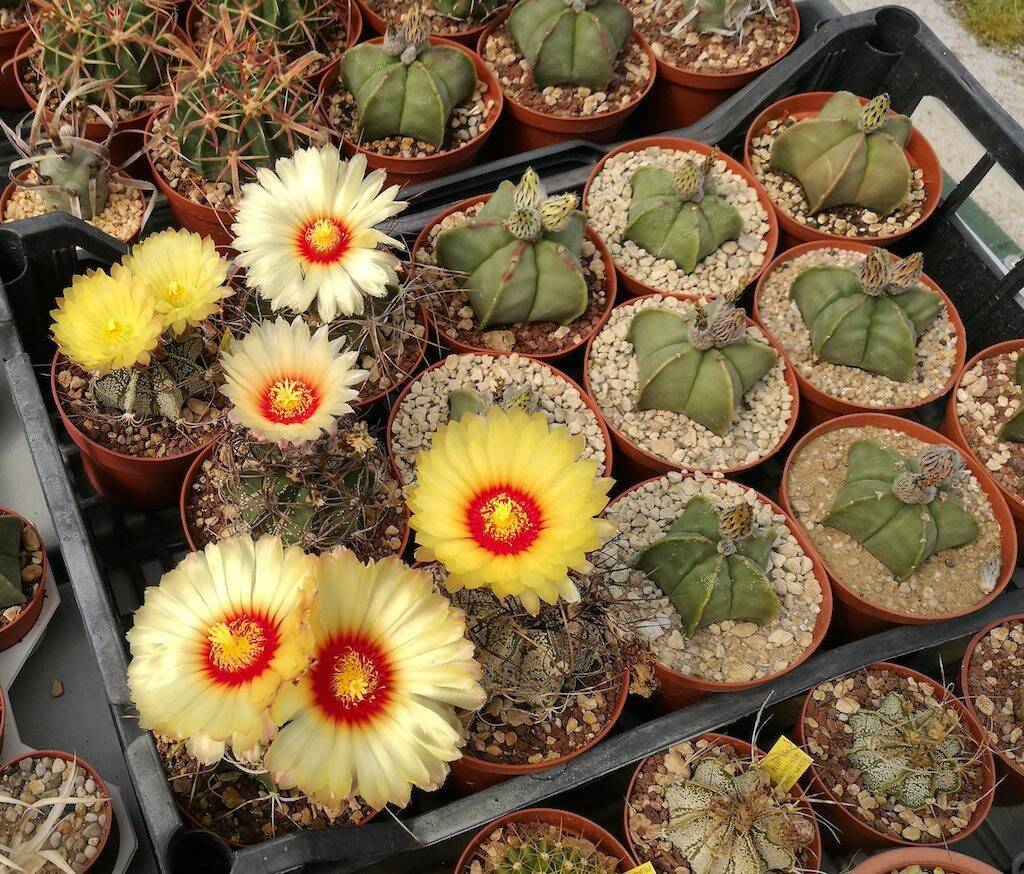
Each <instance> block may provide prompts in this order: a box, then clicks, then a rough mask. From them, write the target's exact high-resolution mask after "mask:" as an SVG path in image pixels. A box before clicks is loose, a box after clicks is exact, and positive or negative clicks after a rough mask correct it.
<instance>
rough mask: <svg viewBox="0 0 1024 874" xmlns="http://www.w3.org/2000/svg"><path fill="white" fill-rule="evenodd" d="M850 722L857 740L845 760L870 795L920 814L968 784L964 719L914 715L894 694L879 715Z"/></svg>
mask: <svg viewBox="0 0 1024 874" xmlns="http://www.w3.org/2000/svg"><path fill="white" fill-rule="evenodd" d="M849 719H850V728H851V729H853V739H852V743H851V745H850V747H849V749H847V751H846V758H847V760H848V761H849V762H850V764H851V765H853V767H855V768H857V769H859V770H860V774H861V782H862V783H863V784H864V788H865V789H867V790H868V791H870V792H877V793H878V794H880V795H883V796H885V797H886V798H889V799H890V800H892V801H894V802H895V803H897V804H902V805H903V806H904V807H907V808H909V809H910V810H920V809H921V808H922V807H925V806H926V805H927V804H928V802H929V800H930V799H934V798H935V797H936V796H937V795H938V794H939V793H940V792H946V793H950V792H957V791H959V789H960V787H961V786H962V785H963V770H964V759H965V749H964V744H963V741H962V740H961V739H960V737H958V731H959V720H956V719H954V718H952V715H951V714H945V713H944V711H943V709H942V708H941V707H924V708H922V709H921V710H914V708H913V707H912V706H911V705H910V703H909V702H908V701H907V699H906V698H904V697H903V695H901V694H900V693H899V692H890V693H889V694H888V695H886V696H885V697H884V698H883V699H882V701H881V703H880V704H879V705H878V709H877V710H867V709H862V710H858V711H857V712H856V713H851V714H850V717H849Z"/></svg>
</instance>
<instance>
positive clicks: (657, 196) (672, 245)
mask: <svg viewBox="0 0 1024 874" xmlns="http://www.w3.org/2000/svg"><path fill="white" fill-rule="evenodd" d="M717 158H718V150H717V149H716V150H714V151H712V152H711V154H709V155H708V156H707V157H706V158H705V159H704V161H703V162H702V163H701V164H700V165H698V164H697V162H696V161H692V160H691V161H687V162H686V163H684V164H683V166H682V167H681V168H680V169H679V170H677V171H676V172H675V173H670V172H669V171H668V170H666V169H664V168H663V167H641V168H640V169H639V170H637V171H636V172H635V173H634V174H633V178H632V180H631V183H632V186H633V197H632V199H631V200H630V202H629V218H628V220H627V222H626V230H625V231H624V232H623V235H624V236H625V238H626V239H627V240H632V241H633V242H634V243H636V244H637V245H638V246H639V247H640V248H641V249H643V250H645V251H646V252H649V253H650V254H651V255H653V256H654V257H655V258H667V259H669V260H670V261H674V262H675V264H676V266H677V267H678V268H679V269H680V270H682V271H684V272H686V273H692V272H693V270H694V268H695V267H696V266H697V264H699V263H700V262H701V261H703V260H704V259H705V258H706V257H707V256H708V255H710V254H711V253H712V252H714V251H715V250H716V249H718V247H719V246H721V245H722V243H724V242H726V241H727V240H735V239H736V238H737V237H739V235H740V234H742V233H743V218H742V217H741V216H740V214H739V212H737V210H736V207H734V206H733V205H732V204H730V203H729V202H728V201H727V200H725V199H724V198H721V197H718V196H716V195H715V193H714V191H715V189H714V181H713V180H712V179H711V178H710V177H711V170H712V168H713V167H714V165H715V161H716V160H717Z"/></svg>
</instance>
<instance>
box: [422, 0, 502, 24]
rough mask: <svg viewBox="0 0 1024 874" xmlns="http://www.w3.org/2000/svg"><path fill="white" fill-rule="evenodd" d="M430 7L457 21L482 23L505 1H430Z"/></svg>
mask: <svg viewBox="0 0 1024 874" xmlns="http://www.w3.org/2000/svg"><path fill="white" fill-rule="evenodd" d="M430 5H431V6H432V7H433V8H434V9H435V10H437V11H438V12H440V13H441V14H442V15H446V16H447V17H448V18H453V19H455V20H456V21H467V22H475V21H482V20H483V19H485V18H486V17H487V16H488V15H493V14H494V13H495V12H497V10H498V9H500V8H501V7H502V6H503V5H504V2H503V0H430Z"/></svg>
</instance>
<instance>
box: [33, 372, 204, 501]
mask: <svg viewBox="0 0 1024 874" xmlns="http://www.w3.org/2000/svg"><path fill="white" fill-rule="evenodd" d="M60 361H61V354H60V352H58V353H57V354H56V355H54V356H53V362H52V363H51V364H50V391H51V393H52V394H53V403H54V405H55V406H56V407H57V412H58V413H59V414H60V420H61V422H62V423H63V424H64V428H65V430H66V431H67V432H68V436H69V437H70V438H71V439H72V441H74V443H75V445H76V446H77V447H78V449H79V452H80V453H81V457H82V467H83V469H84V470H85V475H86V476H87V477H88V479H89V482H90V483H91V484H92V487H93V488H94V489H96V491H97V492H99V493H100V494H101V495H102V496H103V497H104V498H106V499H107V500H109V501H110V502H111V503H114V504H119V505H122V506H125V507H137V508H139V509H144V510H152V509H157V508H159V507H170V506H172V505H173V504H174V503H175V502H176V501H177V500H178V497H179V495H180V493H181V484H182V482H183V481H184V479H185V474H186V473H187V471H188V469H189V467H190V466H191V464H192V462H193V461H194V460H195V458H196V456H197V455H199V453H200V452H202V451H203V450H204V449H206V448H207V447H208V446H209V445H210V444H211V443H212V442H213V441H214V440H215V439H216V436H213V437H211V438H210V439H209V440H207V441H206V442H205V443H203V444H201V445H199V446H197V447H196V448H195V449H190V450H189V451H188V452H181V453H178V454H177V455H167V456H164V457H162V458H155V457H136V456H133V455H125V454H123V453H120V452H114V451H113V450H111V449H107V448H106V447H105V446H101V445H100V444H99V443H97V442H95V441H94V440H92V439H91V438H90V437H88V436H87V435H86V434H85V433H84V432H82V431H80V430H79V428H78V426H77V425H75V424H74V422H72V421H71V419H70V418H69V417H68V414H67V412H66V411H65V410H64V406H63V404H62V403H61V399H60V393H59V392H58V391H57V364H58V362H60Z"/></svg>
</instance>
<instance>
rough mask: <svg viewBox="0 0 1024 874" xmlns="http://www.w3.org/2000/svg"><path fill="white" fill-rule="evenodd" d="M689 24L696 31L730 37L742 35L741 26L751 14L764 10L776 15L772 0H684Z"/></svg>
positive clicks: (737, 37) (685, 22)
mask: <svg viewBox="0 0 1024 874" xmlns="http://www.w3.org/2000/svg"><path fill="white" fill-rule="evenodd" d="M683 8H684V9H685V10H686V15H685V16H684V17H683V19H682V22H681V23H683V24H689V25H691V26H692V27H693V29H694V30H696V31H697V32H698V33H717V34H720V35H722V36H725V37H729V38H730V39H741V38H742V37H743V26H744V24H745V23H746V21H747V19H748V18H750V16H751V15H756V14H757V13H759V12H766V13H768V14H769V15H771V16H772V17H773V18H774V17H775V16H776V11H775V6H774V4H773V3H772V0H684V2H683Z"/></svg>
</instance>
